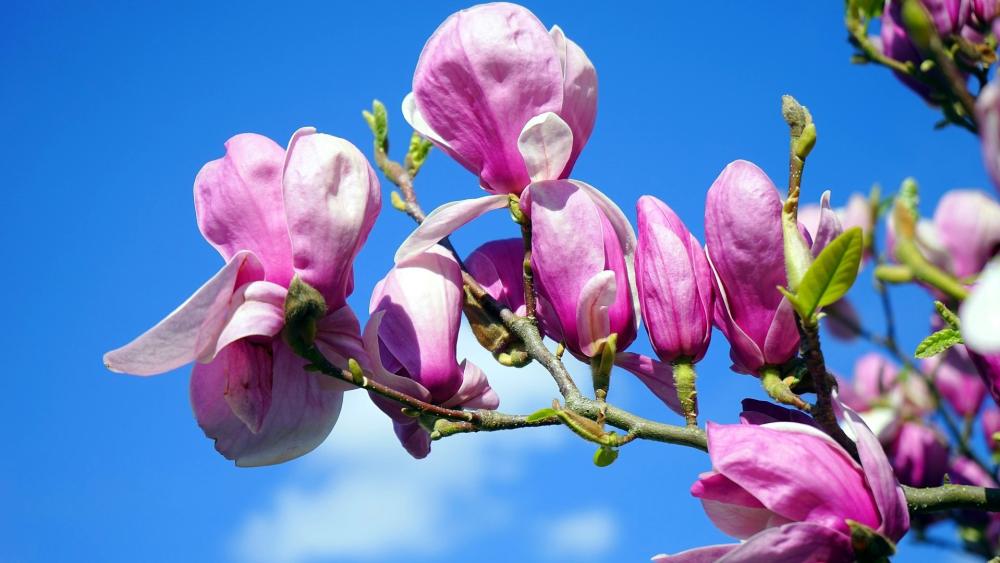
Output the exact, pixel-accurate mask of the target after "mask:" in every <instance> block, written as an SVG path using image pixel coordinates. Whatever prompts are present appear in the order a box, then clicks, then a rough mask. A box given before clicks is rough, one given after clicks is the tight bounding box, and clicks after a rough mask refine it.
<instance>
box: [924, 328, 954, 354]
mask: <svg viewBox="0 0 1000 563" xmlns="http://www.w3.org/2000/svg"><path fill="white" fill-rule="evenodd" d="M961 343H962V333H960V332H958V331H957V330H955V329H953V328H943V329H941V330H939V331H937V332H935V333H934V334H932V335H930V336H928V337H927V338H925V339H924V341H923V342H921V343H920V344H918V345H917V351H916V352H914V354H913V355H914V356H916V357H918V358H920V359H924V358H930V357H932V356H937V355H938V354H940V353H941V352H944V351H945V350H947V349H948V348H951V347H952V346H954V345H956V344H961Z"/></svg>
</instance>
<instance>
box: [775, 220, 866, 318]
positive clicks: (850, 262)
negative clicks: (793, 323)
mask: <svg viewBox="0 0 1000 563" xmlns="http://www.w3.org/2000/svg"><path fill="white" fill-rule="evenodd" d="M863 250H864V234H863V233H862V232H861V229H860V228H859V227H854V228H853V229H848V230H847V231H844V233H843V234H841V235H840V236H839V237H837V238H835V239H833V240H832V241H831V242H830V244H828V245H826V248H824V249H823V252H820V253H819V256H817V257H816V260H814V261H813V263H812V266H809V269H808V270H806V273H805V275H803V276H802V281H801V282H800V283H799V291H798V293H797V294H796V295H795V298H794V299H791V298H790V299H789V301H791V302H792V306H793V307H795V310H796V312H798V314H799V316H800V317H802V319H803V320H807V321H808V320H811V319H812V318H813V315H814V314H815V313H816V312H817V311H818V310H819V309H821V308H823V307H825V306H827V305H830V304H831V303H835V302H836V301H837V300H839V299H840V298H841V297H843V296H844V294H845V293H847V290H848V289H850V288H851V286H852V285H854V280H855V279H856V278H857V277H858V268H859V267H860V265H861V255H862V252H863ZM785 295H786V297H787V295H788V294H787V293H785Z"/></svg>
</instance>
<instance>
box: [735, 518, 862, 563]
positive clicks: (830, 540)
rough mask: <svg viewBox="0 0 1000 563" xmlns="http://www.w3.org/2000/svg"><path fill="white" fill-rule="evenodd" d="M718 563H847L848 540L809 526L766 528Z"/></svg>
mask: <svg viewBox="0 0 1000 563" xmlns="http://www.w3.org/2000/svg"><path fill="white" fill-rule="evenodd" d="M718 561H719V563H759V562H761V561H767V562H768V563H850V562H852V561H854V548H853V547H852V546H851V538H850V537H849V536H848V535H846V534H843V533H840V532H838V531H836V530H833V529H831V528H827V527H824V526H820V525H817V524H813V523H810V522H795V523H792V524H785V525H784V526H781V527H778V528H768V529H766V530H764V531H762V532H760V533H759V534H757V535H755V536H753V537H752V538H750V539H748V540H747V541H745V542H744V543H742V544H740V546H739V547H738V548H736V549H734V550H732V551H730V552H729V553H727V554H726V555H725V556H723V557H722V558H721V559H719V560H718Z"/></svg>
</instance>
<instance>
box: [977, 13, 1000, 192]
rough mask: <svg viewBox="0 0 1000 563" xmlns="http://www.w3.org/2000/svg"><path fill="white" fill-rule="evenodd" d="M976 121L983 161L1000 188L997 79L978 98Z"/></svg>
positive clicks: (998, 92)
mask: <svg viewBox="0 0 1000 563" xmlns="http://www.w3.org/2000/svg"><path fill="white" fill-rule="evenodd" d="M997 21H1000V20H997ZM994 25H996V23H994ZM976 121H977V122H978V123H979V144H980V147H981V148H982V153H983V163H984V164H985V165H986V171H987V172H989V174H990V178H992V179H993V187H994V188H995V189H998V190H1000V85H997V82H996V80H993V81H991V82H990V83H989V84H987V85H986V86H985V87H984V88H983V89H982V91H981V92H980V93H979V97H978V98H976Z"/></svg>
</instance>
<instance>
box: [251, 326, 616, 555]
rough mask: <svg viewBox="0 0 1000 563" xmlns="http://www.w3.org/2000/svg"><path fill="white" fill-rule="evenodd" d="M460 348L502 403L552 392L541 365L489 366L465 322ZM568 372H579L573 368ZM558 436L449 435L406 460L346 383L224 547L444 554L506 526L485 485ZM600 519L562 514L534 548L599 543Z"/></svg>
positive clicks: (508, 509)
mask: <svg viewBox="0 0 1000 563" xmlns="http://www.w3.org/2000/svg"><path fill="white" fill-rule="evenodd" d="M459 350H460V351H463V352H467V353H469V354H468V356H469V359H470V360H472V361H473V362H475V363H476V364H478V365H479V366H481V367H483V368H484V369H485V370H486V371H487V373H488V374H489V376H490V382H491V384H492V385H493V387H494V388H495V389H496V390H497V392H498V393H499V395H500V397H501V408H502V409H503V410H505V411H507V412H531V411H533V410H535V409H538V408H540V407H542V406H545V405H546V404H548V403H549V402H550V401H551V400H552V398H553V397H554V395H555V388H554V385H553V383H552V381H551V379H550V378H549V376H548V374H546V373H544V372H543V371H542V370H541V369H540V368H538V367H537V366H535V367H528V368H525V369H519V370H518V369H512V368H503V367H500V366H498V365H497V364H496V363H495V362H494V361H493V359H492V357H491V356H490V355H489V353H488V352H486V351H485V350H483V349H482V348H480V347H479V346H478V344H477V343H476V342H475V339H474V337H473V336H472V334H471V332H470V331H469V330H468V329H467V328H466V329H463V331H462V333H461V334H460V337H459ZM576 372H577V373H576V374H574V375H577V376H583V377H586V376H587V375H588V374H587V372H586V369H585V368H583V366H578V368H577V369H576ZM566 439H567V434H566V432H565V431H564V430H563V429H560V428H545V429H533V430H526V431H519V432H513V433H512V432H495V433H489V434H486V433H484V434H477V435H476V436H474V437H473V436H455V437H451V438H448V439H445V440H441V441H438V442H435V443H434V445H433V451H432V452H431V455H430V456H428V457H427V458H426V459H424V460H420V461H416V460H413V459H412V458H410V457H409V455H407V454H406V453H405V451H404V450H403V448H402V447H401V446H400V445H399V443H398V442H397V440H396V438H395V435H394V434H393V432H392V426H391V424H390V423H389V419H388V418H387V417H386V416H385V415H383V414H382V413H381V412H380V411H378V410H377V409H375V407H374V406H372V404H371V402H370V401H369V400H368V398H367V396H365V395H364V394H362V393H359V392H351V393H348V395H347V398H346V399H345V404H344V412H343V414H342V415H341V418H340V421H339V422H338V424H337V427H336V428H335V429H334V431H333V433H332V434H331V436H330V438H329V439H328V440H327V441H326V442H325V443H324V444H323V445H322V446H321V447H320V448H319V449H318V450H317V451H316V452H314V453H312V454H310V457H309V458H308V461H307V463H306V464H304V465H303V469H302V470H301V471H298V472H297V473H296V474H295V475H294V476H293V478H292V479H291V480H289V481H288V482H285V483H283V484H281V485H280V486H279V487H278V488H277V490H276V492H275V493H274V498H273V501H272V503H271V506H269V507H268V508H267V509H265V510H262V511H258V512H255V513H253V514H250V515H248V516H247V517H246V519H245V521H244V522H243V524H242V525H241V527H240V529H239V530H238V531H237V532H236V533H235V535H234V537H233V538H232V544H231V547H232V552H233V555H234V557H235V559H237V560H239V561H244V562H247V563H256V562H264V561H267V562H275V563H305V562H311V561H323V560H330V559H339V558H352V559H369V560H382V559H385V558H386V557H388V556H390V555H394V554H398V553H399V552H401V551H405V552H406V553H407V554H410V555H423V556H433V555H436V554H441V553H445V552H450V551H451V550H453V549H457V548H461V547H462V546H466V545H470V544H471V543H472V542H473V541H475V540H476V538H477V537H480V536H481V534H488V533H493V532H495V531H496V530H498V529H500V528H502V527H505V526H514V525H517V524H518V523H519V522H518V521H516V520H515V518H514V516H515V513H516V509H517V507H516V504H515V503H516V499H510V498H497V495H494V494H492V493H491V490H492V489H493V488H494V486H495V485H497V484H500V483H510V482H516V481H518V480H519V479H523V478H524V477H525V471H524V470H525V466H526V462H527V457H526V456H527V454H528V453H529V452H530V451H532V450H535V451H537V450H539V449H551V448H558V447H560V445H561V444H564V443H566ZM463 506H464V507H468V506H474V507H475V510H476V517H475V519H471V518H470V519H467V520H466V521H462V520H461V519H459V520H456V519H454V518H447V516H448V515H449V514H452V513H453V510H454V509H455V507H463ZM583 516H588V515H583ZM445 521H447V522H448V531H447V533H446V534H442V533H440V530H439V529H437V528H436V527H437V526H439V525H440V523H442V522H445ZM606 524H607V523H602V522H597V521H596V520H592V521H588V520H587V519H586V518H584V519H583V520H579V519H578V520H577V521H572V520H569V521H567V522H563V526H562V527H560V528H558V529H556V528H553V529H551V534H546V536H548V535H551V536H552V537H551V538H549V537H541V538H538V540H539V542H540V544H541V545H540V546H539V548H540V549H546V550H547V549H548V547H546V546H549V545H552V546H559V547H558V548H557V551H556V552H554V553H557V552H562V553H566V549H568V547H567V545H566V542H568V541H570V540H571V539H572V538H571V536H573V535H574V534H577V532H580V531H581V530H582V532H581V533H583V534H584V535H587V534H591V532H594V530H597V529H598V528H599V531H597V532H594V533H592V534H591V535H590V537H587V538H586V539H585V540H584V541H588V542H590V544H591V545H590V547H591V548H593V549H607V548H608V547H609V546H610V545H611V543H612V542H613V540H614V530H613V526H608V525H606ZM574 526H575V528H574ZM587 526H591V530H590V531H588V530H587V529H586V527H587ZM542 529H544V527H543V528H542ZM602 534H603V535H602ZM578 539H579V538H578ZM550 540H552V541H550ZM572 541H577V540H572ZM595 544H596V546H595Z"/></svg>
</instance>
